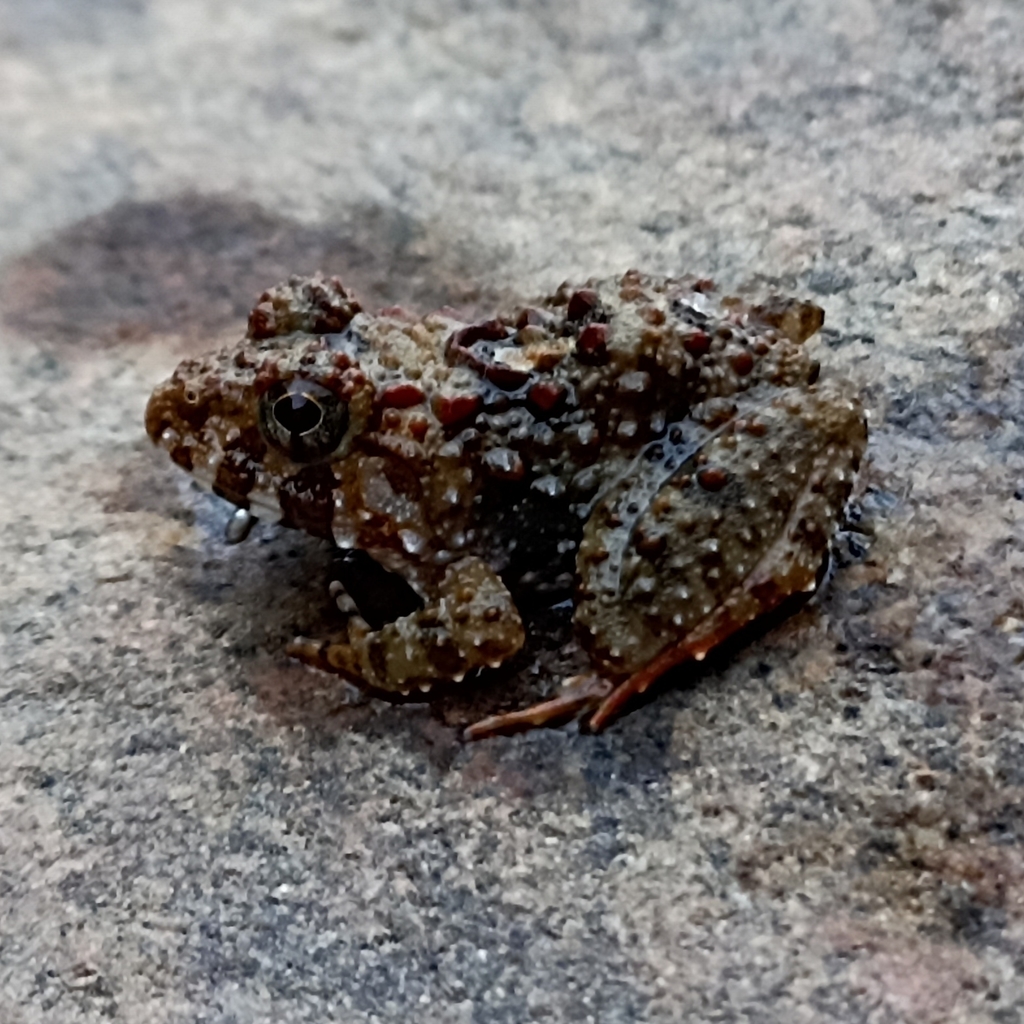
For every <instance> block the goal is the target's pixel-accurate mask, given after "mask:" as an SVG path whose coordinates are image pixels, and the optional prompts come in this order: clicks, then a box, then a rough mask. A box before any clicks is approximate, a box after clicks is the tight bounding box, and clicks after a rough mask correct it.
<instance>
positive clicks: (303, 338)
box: [146, 328, 374, 536]
mask: <svg viewBox="0 0 1024 1024" xmlns="http://www.w3.org/2000/svg"><path fill="white" fill-rule="evenodd" d="M252 334H253V331H252V330H251V329H250V334H249V336H248V337H246V338H245V339H244V340H243V341H242V342H240V343H239V344H238V345H237V346H235V347H234V348H230V349H227V350H225V351H222V352H218V353H213V354H210V355H207V356H203V357H200V358H198V359H186V360H185V361H184V362H182V363H181V364H180V365H179V366H178V368H177V369H176V370H175V371H174V373H173V374H172V375H171V377H170V378H169V379H168V380H167V381H165V382H164V383H163V384H161V385H159V386H158V387H157V388H156V390H155V391H154V392H153V395H152V397H151V398H150V400H149V405H148V406H147V408H146V430H147V432H148V433H149V436H150V437H151V438H152V439H153V441H154V442H155V443H156V444H158V445H160V446H161V447H162V448H165V449H166V450H167V452H168V453H169V454H170V456H171V458H172V459H173V460H174V461H175V462H176V463H177V464H178V465H179V466H181V467H182V468H183V469H186V470H187V471H188V472H190V473H191V474H192V475H193V476H194V477H195V478H196V479H197V480H199V481H200V482H201V483H202V484H204V485H205V486H207V487H209V488H211V489H212V490H213V491H214V492H215V493H216V494H219V495H221V496H222V497H224V498H227V499H228V500H229V501H231V502H233V503H234V504H236V505H238V506H239V507H240V508H251V509H252V510H253V512H255V513H256V514H257V515H258V516H260V517H262V518H267V519H270V520H280V519H284V520H285V521H286V522H288V523H289V524H290V525H294V526H301V527H303V528H304V529H307V530H310V532H313V533H318V534H322V535H327V536H330V516H331V509H332V507H333V494H332V492H333V490H334V487H335V477H334V470H333V468H332V467H334V466H335V465H336V464H337V463H338V461H339V460H342V459H344V457H345V455H346V453H347V452H348V450H349V449H350V447H351V445H352V442H353V440H354V438H356V437H358V436H359V434H360V433H361V432H362V431H363V430H365V429H366V424H367V421H368V419H369V417H370V415H371V412H372V408H373V396H374V387H373V385H372V383H371V382H370V380H369V379H368V377H367V374H366V373H364V371H363V368H362V367H361V366H360V355H361V354H362V352H363V351H365V349H366V347H367V346H366V343H365V342H364V341H363V339H362V338H361V337H360V336H359V335H358V333H357V332H355V331H353V330H351V329H348V328H346V329H345V330H342V331H338V332H337V333H329V334H311V333H306V332H304V331H300V332H296V333H290V334H285V335H273V336H270V337H253V336H252Z"/></svg>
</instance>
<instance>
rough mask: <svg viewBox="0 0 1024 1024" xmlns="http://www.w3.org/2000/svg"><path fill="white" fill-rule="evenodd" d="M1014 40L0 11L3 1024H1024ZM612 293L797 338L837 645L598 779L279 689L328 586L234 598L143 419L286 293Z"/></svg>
mask: <svg viewBox="0 0 1024 1024" xmlns="http://www.w3.org/2000/svg"><path fill="white" fill-rule="evenodd" d="M1022 40H1024V9H1022V8H1021V6H1020V5H1019V4H1017V3H1015V2H1013V0H1005V2H988V0H978V2H976V3H967V2H964V0H902V2H899V0H892V2H886V0H875V2H868V0H842V2H840V0H823V2H820V3H815V4H810V3H807V4H790V3H784V2H782V0H768V2H754V0H746V2H744V0H722V2H720V3H715V4H697V3H690V2H686V3H677V4H665V3H653V2H651V3H627V2H625V0H609V2H605V3H590V4H572V3H570V4H563V5H551V4H542V3H538V2H533V3H530V2H527V3H524V4H507V5H499V4H490V5H462V4H455V3H447V2H444V0H441V2H436V3H433V4H430V5H422V4H420V5H414V4H402V3H398V2H393V0H385V2H382V3H375V4H369V3H365V4H357V3H354V2H352V3H328V2H327V0H295V2H291V3H284V4H282V3H271V2H269V0H253V2H249V3H246V4H242V3H238V2H231V0H229V2H220V3H212V2H210V0H205V2H204V0H99V2H97V0H90V2H86V0H71V2H63V3H61V2H57V0H0V260H2V263H0V317H2V323H0V385H2V386H0V395H2V397H0V466H2V469H3V475H2V478H0V480H2V487H0V565H2V567H3V573H2V575H0V664H2V666H3V669H2V675H0V707H2V714H0V1020H2V1021H4V1024H36V1022H44V1021H45V1022H47V1024H51V1022H64V1021H69V1022H70V1021H90V1020H96V1021H99V1020H104V1019H108V1020H115V1021H125V1022H133V1024H134V1022H140V1021H144V1022H150V1021H152V1022H160V1024H163V1022H168V1024H172V1022H173V1024H178V1022H193V1021H196V1022H198V1021H204V1022H209V1024H228V1022H236V1021H237V1022H239V1024H259V1022H264V1021H265V1022H275V1024H278V1022H280V1024H290V1022H297V1021H308V1022H317V1024H319V1022H322V1021H328V1020H330V1021H334V1020H337V1021H345V1022H348V1021H359V1022H362V1021H368V1022H369V1021H379V1022H391V1021H396V1022H397V1021H408V1020H417V1021H424V1022H445V1024H447V1022H466V1024H469V1022H473V1024H485V1022H486V1024H490V1022H504V1021H508V1022H520V1021H524V1020H552V1021H593V1022H602V1024H604V1022H619V1021H666V1022H668V1021H678V1020H684V1019H685V1020H695V1021H696V1020H708V1021H723V1022H725V1021H741V1020H758V1021H765V1022H774V1021H778V1022H783V1021H785V1022H790V1021H837V1022H838V1021H842V1022H847V1021H870V1022H872V1024H874V1022H878V1024H889V1022H902V1021H907V1022H912V1024H940V1022H943V1024H944V1022H947V1021H955V1022H961V1021H962V1022H971V1024H975V1022H982V1021H996V1022H999V1024H1011V1022H1014V1021H1019V1020H1022V1019H1024V981H1022V978H1024V705H1022V703H1021V696H1022V690H1024V682H1022V677H1024V432H1022V428H1024V384H1022V381H1024V249H1022V246H1021V238H1022V233H1024V186H1022V165H1024V44H1022ZM628 266H639V267H642V268H644V269H646V270H650V271H652V272H657V273H665V272H679V271H693V272H699V273H702V274H708V275H709V276H712V277H715V278H716V279H718V280H719V281H721V282H723V283H724V284H727V285H728V286H729V287H732V288H735V289H737V290H743V289H750V290H757V289H761V290H779V291H782V292H784V293H792V294H798V295H806V296H808V297H811V298H814V299H815V301H818V302H819V303H820V304H822V305H823V306H825V307H826V310H827V321H826V328H825V331H824V334H823V344H821V345H820V346H819V350H820V355H821V358H822V361H823V363H824V364H825V367H826V370H827V372H828V373H830V374H834V375H846V376H852V377H854V378H855V379H856V380H858V381H859V382H860V383H861V384H862V386H863V389H864V395H865V400H866V402H867V404H868V405H869V407H870V409H871V414H872V444H871V451H870V456H871V459H870V464H869V466H868V468H867V470H866V472H865V474H864V478H863V487H862V494H861V497H860V501H859V505H858V509H859V516H860V518H859V521H858V522H856V523H854V524H853V529H851V531H850V532H849V533H848V534H847V536H846V537H845V538H844V539H843V541H842V543H841V545H840V550H839V553H838V557H837V571H836V574H835V577H834V579H833V580H832V583H831V585H830V587H829V589H828V590H827V592H826V593H824V594H823V595H822V596H821V597H820V598H819V599H818V600H817V601H816V602H814V603H812V604H811V605H809V606H808V607H806V608H804V609H803V610H802V611H800V612H799V613H798V614H796V615H795V616H794V617H792V618H790V619H789V620H787V621H785V622H784V623H782V624H781V625H779V626H777V627H776V628H774V629H772V630H770V631H767V632H765V633H764V634H763V635H762V636H760V637H759V638H757V639H755V640H754V642H753V643H752V644H750V645H749V646H747V647H745V648H743V649H740V650H735V651H732V652H729V656H728V657H723V658H721V659H719V660H718V662H717V663H716V664H714V665H711V666H708V668H707V669H705V670H703V671H702V672H701V673H700V674H699V676H694V675H693V674H690V675H689V676H687V677H685V678H682V679H680V680H679V681H678V685H677V686H676V687H674V688H672V689H669V690H667V691H666V692H664V693H662V694H661V695H660V696H659V697H658V698H657V699H656V700H655V701H653V702H652V703H650V704H648V705H647V706H646V707H644V708H641V709H640V710H638V711H637V712H635V713H634V714H633V715H631V716H630V717H629V718H627V719H625V720H624V721H623V722H622V723H621V724H620V725H619V726H617V727H616V728H614V729H612V730H611V731H609V732H608V733H606V734H604V735H601V736H598V737H593V736H586V735H578V734H574V733H573V732H571V731H566V732H553V733H552V732H549V733H539V734H534V735H527V736H523V737H517V738H513V739H507V740H496V741H488V742H486V743H482V744H479V745H476V746H469V747H466V746H462V745H461V744H460V743H459V742H458V740H457V731H456V728H455V727H454V724H453V723H454V722H456V721H457V720H458V719H459V716H460V715H466V714H469V712H468V711H466V709H465V708H464V707H463V708H462V709H459V708H457V707H454V706H453V705H452V704H451V703H448V704H444V703H442V704H440V705H436V706H433V707H427V706H424V705H415V706H404V707H392V706H388V705H384V704H380V703H377V702H365V701H360V700H358V699H354V697H353V694H352V693H351V692H349V691H347V690H345V689H344V688H339V687H338V685H337V683H336V682H335V681H333V680H324V679H321V678H320V677H318V676H316V675H314V674H312V673H308V672H306V671H304V670H302V669H300V668H298V667H296V666H295V665H293V664H290V663H289V662H288V661H287V659H285V658H284V656H283V653H282V652H283V647H284V644H285V642H286V641H287V639H289V638H290V637H291V636H292V635H293V633H295V632H299V631H301V632H309V631H315V630H316V629H317V627H320V629H321V630H322V629H323V628H324V627H325V626H327V625H329V622H330V621H331V620H330V610H329V601H328V599H327V597H326V585H327V580H328V561H329V558H328V555H329V553H328V552H327V551H326V549H325V547H324V545H323V544H322V543H320V542H317V541H315V540H313V539H311V538H307V537H305V536H301V535H298V534H293V533H286V532H282V531H275V530H274V529H272V528H269V527H262V526H261V527H258V528H257V530H256V531H255V532H254V534H253V537H252V538H250V540H249V541H248V542H247V543H245V544H242V545H239V546H237V547H227V546H225V545H224V543H223V539H222V537H223V528H224V522H225V519H226V517H227V510H226V509H225V507H224V506H223V505H222V504H220V503H219V502H217V501H216V500H215V499H213V498H208V497H205V496H203V495H202V494H200V493H198V492H196V491H194V490H192V489H191V487H190V485H189V483H188V481H187V480H186V479H185V478H184V476H183V475H182V474H179V473H176V472H175V471H174V469H173V467H171V466H170V465H169V464H167V463H166V461H165V460H164V459H163V458H162V457H161V455H160V454H159V453H157V452H155V451H153V450H151V447H150V445H149V442H148V441H147V439H146V438H145V436H144V434H143V431H142V426H141V417H142V410H143V408H144V405H145V401H146V398H147V396H148V393H149V390H150V388H151V386H152V384H153V383H154V382H155V381H157V380H158V379H160V378H161V377H162V376H163V375H164V374H165V373H166V372H167V371H168V370H169V369H170V368H171V367H172V366H173V365H174V363H175V362H176V361H177V360H178V359H179V358H180V357H181V355H182V354H183V353H185V352H188V351H196V350H199V349H202V348H207V347H210V346H211V345H213V344H215V343H217V342H218V340H221V339H223V338H227V337H231V336H234V335H237V334H238V333H239V332H240V331H241V330H242V329H243V324H244V316H245V313H246V311H247V309H248V307H249V305H250V304H251V301H252V299H253V297H254V296H255V295H256V294H258V292H259V291H260V290H262V289H263V288H264V287H266V286H267V285H269V284H273V283H274V282H275V281H276V280H278V279H279V278H281V277H283V276H285V275H287V274H288V273H291V272H303V273H306V272H311V271H313V270H316V269H323V270H325V271H328V272H331V273H338V274H340V275H341V276H342V277H343V279H344V280H345V281H346V282H347V283H349V284H350V285H351V286H352V287H354V288H355V289H356V290H357V292H359V293H360V295H361V296H362V297H363V298H364V299H365V300H366V301H367V303H368V304H371V305H372V304H373V303H377V304H390V303H396V302H401V303H404V304H407V305H409V306H412V307H415V308H418V309H421V310H425V309H428V308H431V307H432V306H437V305H440V304H444V303H448V304H453V305H455V306H458V307H462V308H465V309H470V310H474V309H475V310H487V309H490V308H491V307H492V306H493V305H494V304H495V303H498V302H500V301H501V300H503V299H504V298H506V297H509V296H513V295H514V296H523V297H528V296H530V295H533V294H536V293H540V292H544V291H548V290H550V289H551V288H553V287H554V286H555V285H557V284H558V283H559V282H560V281H561V280H562V279H564V278H568V277H571V278H581V277H586V276H589V275H591V274H609V273H614V272H617V271H621V270H622V269H624V268H625V267H628ZM555 633H557V630H554V629H553V630H552V634H551V635H552V636H553V635H555ZM538 635H539V637H540V639H538V640H537V641H536V644H537V650H538V654H537V657H538V659H539V662H538V663H539V664H540V665H541V666H542V668H543V669H544V671H548V670H549V669H550V666H552V665H553V664H555V663H556V662H557V658H556V657H553V656H551V651H550V649H549V650H547V651H545V650H544V645H545V639H546V637H547V634H545V633H544V630H543V629H540V628H539V629H538ZM549 646H550V645H549ZM529 668H530V666H526V667H525V668H524V669H523V672H522V673H520V674H521V675H529ZM544 682H545V681H544V680H541V681H540V684H541V685H543V684H544ZM499 684H500V681H498V683H494V682H492V684H491V685H490V687H489V688H488V687H486V686H485V687H482V692H483V693H484V696H482V697H481V698H480V699H481V700H485V699H487V698H486V694H487V693H488V692H489V693H490V699H492V700H493V699H500V697H498V698H495V689H496V687H497V686H498V685H499ZM471 710H472V709H471Z"/></svg>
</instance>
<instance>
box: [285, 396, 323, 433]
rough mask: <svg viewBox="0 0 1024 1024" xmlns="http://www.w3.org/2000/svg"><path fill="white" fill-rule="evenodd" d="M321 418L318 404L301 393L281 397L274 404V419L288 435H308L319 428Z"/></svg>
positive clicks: (321, 412)
mask: <svg viewBox="0 0 1024 1024" xmlns="http://www.w3.org/2000/svg"><path fill="white" fill-rule="evenodd" d="M323 418H324V411H323V409H322V408H321V407H320V404H319V403H318V402H317V401H316V400H315V399H313V398H310V397H309V396H308V395H304V394H302V393H301V392H300V393H298V394H294V395H283V396H282V397H281V398H279V399H278V400H277V401H276V402H275V403H274V419H275V420H277V422H278V423H279V424H280V425H281V429H282V430H285V431H287V432H288V433H289V434H308V433H309V431H311V430H316V428H317V427H318V426H320V423H321V421H322V420H323Z"/></svg>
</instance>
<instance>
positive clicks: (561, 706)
mask: <svg viewBox="0 0 1024 1024" xmlns="http://www.w3.org/2000/svg"><path fill="white" fill-rule="evenodd" d="M613 691H614V686H613V684H612V683H610V682H609V681H608V680H607V679H602V678H601V677H600V676H596V675H582V676H572V677H571V678H569V679H567V680H566V681H565V684H564V686H563V688H562V692H561V693H560V694H559V695H558V696H557V697H553V698H552V699H551V700H546V701H542V702H541V703H540V704H534V705H533V706H532V707H529V708H523V710H522V711H509V712H507V713H506V714H503V715H489V716H488V717H487V718H482V719H481V720H480V721H479V722H476V723H474V724H473V725H471V726H469V728H468V729H466V731H465V732H464V733H463V736H464V737H465V738H466V739H467V740H482V739H486V738H488V737H489V736H511V735H513V734H514V733H517V732H528V731H529V730H530V729H545V728H548V729H553V728H555V727H557V726H559V725H565V724H566V723H567V722H571V721H572V720H573V719H575V718H580V719H582V718H584V717H585V716H586V715H587V714H588V713H589V712H591V711H594V710H596V709H597V708H598V707H599V706H600V705H601V703H602V701H604V700H605V699H606V698H607V697H609V696H610V695H611V694H612V693H613Z"/></svg>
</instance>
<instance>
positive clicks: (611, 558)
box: [576, 389, 866, 731]
mask: <svg viewBox="0 0 1024 1024" xmlns="http://www.w3.org/2000/svg"><path fill="white" fill-rule="evenodd" d="M865 440H866V432H865V427H864V418H863V413H862V411H861V408H860V406H859V404H857V403H856V402H854V401H852V400H849V399H848V398H846V397H845V396H842V395H835V394H829V393H822V392H817V391H811V390H797V389H790V390H788V391H784V392H782V393H781V394H779V395H777V396H776V397H774V398H773V399H771V400H769V401H755V400H754V399H752V398H748V399H746V400H741V401H739V402H737V408H736V410H735V411H734V413H733V416H732V418H731V419H729V420H726V421H725V422H724V424H723V425H721V426H720V427H719V428H718V429H717V430H716V431H714V432H712V433H710V434H708V435H707V436H706V437H705V438H704V439H702V440H700V442H699V443H698V444H697V445H695V446H694V448H693V449H692V451H691V452H690V453H686V457H684V458H680V459H679V460H678V462H675V463H674V464H672V463H671V462H669V461H668V460H666V462H663V463H661V466H663V467H664V469H665V470H667V471H668V472H665V473H664V475H663V476H662V477H660V478H659V477H658V476H657V472H658V469H659V463H658V460H654V459H652V460H650V462H647V463H640V464H639V465H638V466H637V469H636V473H635V477H634V479H628V478H627V479H624V480H623V481H622V482H621V484H620V486H618V487H616V488H613V489H611V490H610V491H609V492H608V493H607V494H606V495H605V497H604V499H603V500H602V502H600V503H599V504H598V506H597V507H596V508H595V510H594V512H593V514H592V515H591V518H590V520H589V521H588V523H587V526H586V528H585V531H584V537H583V542H582V544H581V546H580V553H579V559H578V568H579V572H580V579H581V587H580V592H581V601H580V603H579V604H578V605H577V608H576V621H577V624H578V625H579V626H580V627H581V630H582V636H583V640H584V643H585V644H586V647H587V649H588V653H589V655H590V658H591V663H592V664H593V665H594V667H595V669H596V670H597V671H599V672H601V673H602V674H604V675H606V676H609V677H611V678H614V679H620V680H622V679H624V680H625V681H624V682H622V683H620V685H619V686H618V687H617V688H616V689H615V690H614V691H613V692H612V693H610V694H609V695H608V696H607V697H606V698H605V699H604V700H603V701H602V703H601V705H600V706H599V707H598V708H597V710H596V711H595V712H594V714H593V716H592V717H591V719H590V723H589V724H590V727H591V728H592V729H593V730H595V731H599V730H601V729H603V728H605V727H606V726H607V725H609V724H610V723H611V722H612V721H614V720H615V719H616V718H618V717H619V716H620V715H622V714H623V713H624V711H625V710H626V708H627V707H628V705H629V703H630V702H631V701H632V700H633V699H634V698H635V697H636V696H637V695H638V694H641V693H643V692H644V691H645V690H647V689H648V688H649V687H650V686H651V684H652V683H653V682H654V681H655V680H656V679H658V678H659V677H660V676H661V675H663V674H664V673H665V672H666V671H668V670H669V669H670V668H673V667H674V666H676V665H680V664H683V663H684V662H687V661H702V660H703V659H704V657H705V656H706V655H707V654H708V653H709V652H710V651H712V650H713V649H714V648H716V647H717V646H718V645H720V644H721V643H723V642H724V641H725V640H727V639H729V638H730V637H731V636H733V635H734V634H736V633H737V632H738V631H740V630H742V629H743V628H744V627H746V626H748V625H749V624H751V623H753V622H754V621H755V620H757V619H760V618H762V617H763V616H766V615H769V614H770V613H772V612H773V611H774V610H775V609H777V608H778V607H779V606H780V605H782V604H783V602H785V601H786V600H787V599H788V598H790V597H797V596H798V595H800V594H809V593H811V592H813V591H814V590H815V589H816V588H817V585H818V579H819V568H820V566H821V564H822V561H823V559H824V558H825V557H826V556H827V553H828V548H829V543H830V539H831V536H832V533H833V531H834V529H835V524H836V522H837V520H838V518H839V516H840V514H841V512H842V509H843V507H844V505H845V503H846V500H847V498H848V497H849V493H850V488H851V485H852V481H853V475H854V472H855V471H856V468H857V465H858V462H859V459H860V456H861V454H862V452H863V449H864V444H865Z"/></svg>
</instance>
